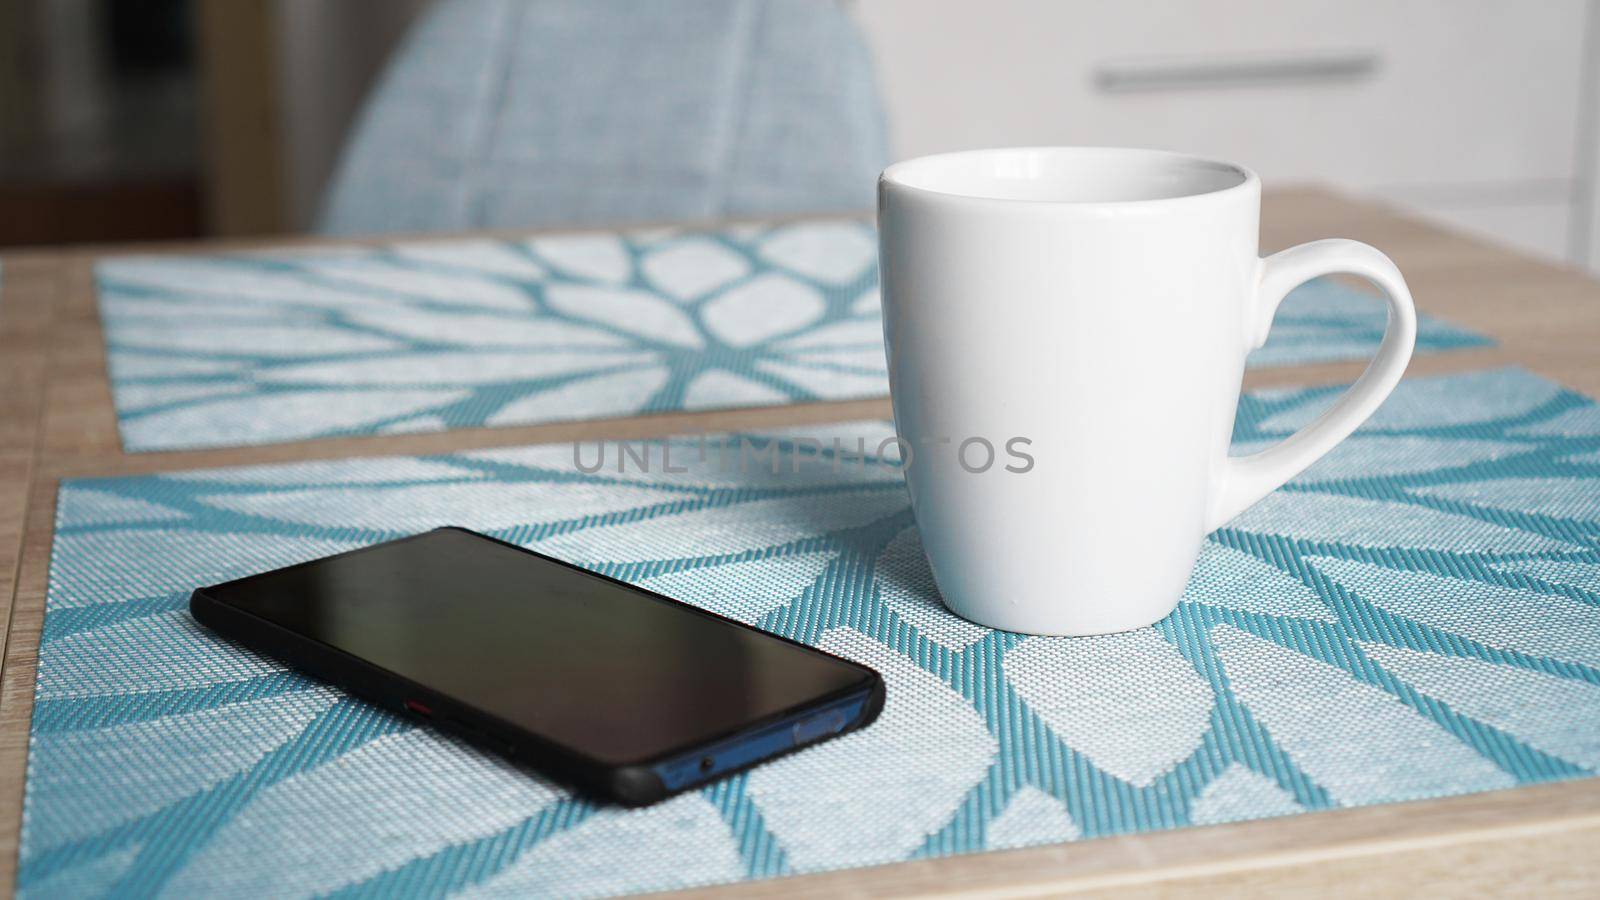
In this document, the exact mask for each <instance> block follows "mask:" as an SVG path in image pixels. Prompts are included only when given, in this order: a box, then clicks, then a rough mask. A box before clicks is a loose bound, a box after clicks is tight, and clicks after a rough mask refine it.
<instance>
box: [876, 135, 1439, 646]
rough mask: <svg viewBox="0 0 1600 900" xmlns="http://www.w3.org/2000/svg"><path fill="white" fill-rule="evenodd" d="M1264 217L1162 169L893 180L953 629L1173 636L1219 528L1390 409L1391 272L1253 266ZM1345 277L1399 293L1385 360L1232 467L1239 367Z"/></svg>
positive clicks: (1368, 251)
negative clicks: (1299, 293)
mask: <svg viewBox="0 0 1600 900" xmlns="http://www.w3.org/2000/svg"><path fill="white" fill-rule="evenodd" d="M1260 215H1261V183H1260V181H1259V180H1258V179H1257V178H1256V176H1255V175H1254V174H1253V173H1252V172H1250V171H1248V170H1247V169H1244V168H1241V167H1239V166H1235V165H1230V164H1227V163H1220V162H1212V161H1209V160H1205V159H1198V158H1195V157H1190V156H1183V155H1179V154H1174V153H1164V152H1158V151H1152V150H1123V149H1111V148H1078V147H1038V148H1016V149H1004V150H976V151H970V152H962V153H949V154H943V155H939V156H928V157H923V158H920V159H913V160H909V161H906V162H902V163H897V164H895V165H893V166H890V167H889V168H888V169H887V170H885V171H884V173H883V175H882V177H881V178H880V179H879V181H878V228H879V241H880V246H879V253H880V265H881V273H882V290H883V306H884V336H885V340H886V343H887V345H888V354H889V380H890V385H891V391H892V394H893V398H894V417H895V427H896V429H897V431H898V432H899V436H900V440H901V447H902V450H901V452H902V455H903V456H905V457H909V458H908V459H907V460H906V482H907V485H908V486H909V488H910V491H911V500H912V507H913V509H914V511H915V514H916V520H917V524H918V526H919V528H920V530H921V532H922V540H923V547H924V550H925V551H926V553H927V555H928V560H929V563H930V564H931V565H932V567H933V574H934V578H935V580H936V581H937V582H938V585H939V589H940V592H941V593H942V594H943V597H944V601H945V603H946V605H948V606H949V607H950V608H951V609H952V610H953V611H955V612H956V613H957V614H959V615H961V616H964V617H966V618H968V619H971V620H973V621H975V622H979V623H982V624H984V625H990V626H993V627H996V628H1003V629H1006V630H1010V631H1025V632H1031V633H1035V634H1055V635H1087V634H1101V633H1105V632H1112V631H1123V630H1126V629H1130V628H1138V627H1141V626H1144V625H1149V624H1151V623H1153V622H1155V621H1157V620H1159V619H1161V618H1163V617H1164V616H1166V615H1167V614H1168V613H1170V612H1171V611H1172V610H1173V608H1174V607H1175V606H1176V605H1177V603H1178V599H1179V597H1180V595H1181V594H1182V592H1183V587H1184V584H1185V582H1186V581H1187V580H1188V578H1189V574H1190V571H1191V570H1192V569H1193V567H1194V562H1195V559H1196V557H1197V556H1198V555H1199V552H1200V545H1201V542H1202V541H1203V540H1204V538H1205V535H1206V534H1207V533H1208V532H1210V531H1211V530H1212V529H1214V528H1216V527H1218V526H1219V525H1222V524H1223V523H1224V522H1226V521H1228V520H1229V519H1231V518H1232V517H1233V516H1234V515H1236V514H1238V513H1239V512H1241V511H1242V510H1244V509H1245V508H1246V507H1248V506H1250V505H1251V504H1253V503H1255V502H1256V501H1258V500H1260V499H1261V498H1262V497H1264V496H1266V495H1267V494H1268V493H1269V492H1271V491H1272V490H1274V489H1275V488H1277V487H1278V486H1279V485H1281V484H1283V483H1284V482H1285V481H1287V480H1289V479H1290V478H1292V477H1294V476H1295V475H1296V474H1298V473H1299V472H1301V471H1302V470H1303V469H1305V468H1306V467H1307V466H1309V465H1310V464H1311V463H1313V462H1315V461H1316V460H1317V459H1318V458H1319V457H1321V456H1322V455H1323V454H1325V453H1327V452H1328V451H1329V450H1330V449H1332V448H1333V446H1334V445H1335V444H1337V443H1339V442H1340V441H1341V440H1343V439H1344V438H1345V437H1346V436H1348V435H1349V434H1350V432H1351V431H1354V430H1355V428H1356V426H1358V425H1360V424H1361V423H1362V422H1363V421H1365V420H1366V418H1367V417H1368V416H1370V415H1371V414H1372V412H1373V411H1374V410H1375V409H1377V407H1378V405H1379V404H1380V403H1382V402H1383V400H1384V398H1385V397H1387V396H1388V395H1389V392H1390V391H1392V390H1393V389H1394V386H1395V384H1396V383H1398V382H1399V380H1400V375H1401V373H1402V372H1403V371H1404V369H1405V367H1406V363H1407V362H1408V361H1409V360H1410V358H1411V349H1412V345H1413V344H1414V343H1415V339H1416V312H1415V310H1414V309H1413V307H1412V303H1411V294H1410V292H1409V291H1408V290H1407V289H1406V284H1405V281H1404V279H1402V278H1401V276H1400V272H1399V270H1398V269H1396V268H1395V266H1394V263H1392V262H1391V261H1390V260H1389V258H1388V257H1387V256H1384V255H1383V254H1382V253H1380V252H1378V251H1377V250H1375V249H1373V248H1372V247H1369V246H1367V245H1366V244H1361V243H1357V242H1355V241H1347V240H1326V241H1316V242H1314V243H1310V244H1303V245H1301V246H1299V247H1295V248H1293V249H1291V250H1285V251H1283V252H1282V253H1277V254H1274V255H1272V256H1270V257H1267V258H1266V259H1262V258H1260V257H1259V256H1258V255H1257V245H1258V237H1257V224H1258V221H1259V219H1260ZM1333 272H1345V273H1352V274H1356V275H1360V276H1363V277H1365V278H1367V279H1369V280H1371V281H1372V282H1374V283H1375V284H1376V285H1377V286H1378V287H1380V288H1381V289H1382V290H1383V291H1384V293H1385V294H1386V295H1387V297H1388V304H1389V316H1388V330H1387V331H1386V332H1385V333H1384V337H1383V343H1382V345H1381V346H1380V347H1379V348H1378V353H1377V357H1376V358H1375V359H1374V360H1373V362H1372V364H1371V365H1370V366H1368V367H1367V371H1366V372H1365V374H1363V375H1362V376H1361V378H1360V380H1359V381H1357V382H1356V383H1355V385H1354V386H1352V387H1351V388H1350V390H1349V391H1348V392H1346V393H1345V394H1344V395H1343V396H1342V397H1340V398H1339V401H1338V402H1337V403H1335V404H1334V406H1333V407H1332V408H1331V409H1329V410H1328V411H1327V412H1326V413H1324V414H1323V415H1322V416H1321V417H1320V418H1318V419H1317V420H1316V421H1314V422H1312V423H1311V424H1310V425H1307V426H1306V427H1305V428H1303V429H1301V430H1300V431H1299V432H1297V433H1296V434H1294V435H1293V436H1292V437H1290V438H1288V439H1286V440H1284V441H1283V442H1282V443H1280V444H1278V445H1276V446H1273V447H1270V448H1268V449H1266V450H1264V451H1261V452H1259V453H1255V454H1252V455H1249V456H1243V457H1234V458H1230V457H1229V456H1228V444H1229V438H1230V435H1231V433H1232V429H1233V418H1234V412H1235V409H1236V406H1237V404H1238V399H1239V392H1240V385H1241V381H1242V379H1243V375H1244V360H1245V354H1247V353H1249V352H1250V351H1251V350H1252V349H1254V348H1256V347H1260V346H1261V345H1262V343H1263V342H1264V341H1265V340H1266V337H1267V331H1268V329H1269V328H1270V327H1271V325H1272V317H1273V313H1274V312H1275V311H1276V310H1277V307H1278V304H1279V302H1280V301H1281V300H1282V299H1283V297H1284V295H1285V294H1286V293H1288V292H1289V291H1290V290H1291V289H1293V288H1294V287H1295V286H1296V285H1299V284H1300V283H1302V282H1304V281H1306V280H1307V279H1310V278H1313V277H1316V276H1318V275H1324V274H1328V273H1333ZM1023 441H1025V442H1026V443H1023ZM986 447H987V448H992V452H993V455H994V458H993V459H992V460H991V459H990V453H991V450H988V449H986ZM1024 457H1028V458H1031V460H1032V464H1031V466H1030V465H1029V464H1028V462H1026V461H1025V460H1024ZM986 460H988V461H990V465H988V466H987V467H985V466H984V465H983V464H984V463H985V461H986ZM1019 469H1025V471H1016V470H1019Z"/></svg>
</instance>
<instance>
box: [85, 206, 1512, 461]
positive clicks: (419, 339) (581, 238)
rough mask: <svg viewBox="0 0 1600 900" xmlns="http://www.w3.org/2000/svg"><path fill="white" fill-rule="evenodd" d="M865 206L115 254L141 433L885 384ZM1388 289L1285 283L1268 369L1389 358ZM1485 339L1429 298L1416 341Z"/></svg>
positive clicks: (123, 336)
mask: <svg viewBox="0 0 1600 900" xmlns="http://www.w3.org/2000/svg"><path fill="white" fill-rule="evenodd" d="M875 261H876V239H875V237H874V233H873V230H872V228H871V227H870V226H869V225H868V224H866V223H863V222H859V221H854V220H844V221H811V222H802V223H792V224H782V225H744V226H734V227H729V228H723V229H718V230H712V231H689V230H679V229H657V230H650V231H633V232H625V233H621V234H613V233H592V234H572V235H557V236H550V237H541V238H535V239H532V240H528V241H489V240H471V241H451V242H434V243H401V244H395V245H392V246H387V247H379V248H344V249H326V248H323V249H303V250H284V251H276V252H274V253H271V254H234V255H227V256H202V257H182V256H162V257H124V258H114V259H109V260H105V261H103V262H101V263H100V264H99V265H98V266H97V268H96V273H97V277H98V283H99V297H100V314H101V318H102V321H103V323H104V326H105V338H106V343H107V348H108V352H109V354H108V359H109V366H110V377H111V385H112V393H113V398H114V401H115V404H116V409H117V416H118V422H119V427H120V430H121V435H122V441H123V446H124V447H125V448H126V449H128V450H129V451H145V450H175V449H185V448H196V447H224V446H241V445H249V444H261V443H273V442H281V441H293V440H302V439H307V438H317V437H333V436H341V435H359V434H379V433H392V432H408V431H411V432H414V431H437V430H443V429H448V428H464V427H477V426H484V425H526V424H534V423H539V422H550V421H559V420H567V419H580V418H585V419H593V418H607V417H612V416H625V415H633V414H638V413H652V412H667V411H674V410H693V409H710V408H727V407H741V406H769V405H779V404H785V403H795V402H802V401H807V400H838V399H853V398H861V397H881V396H884V395H885V394H887V393H888V376H887V373H886V370H885V363H884V357H883V337H882V325H881V321H880V310H879V300H878V294H877V267H876V265H875V264H874V263H875ZM1383 328H1384V310H1383V304H1381V303H1380V302H1379V301H1377V300H1376V299H1375V298H1373V297H1371V296H1370V295H1367V294H1363V293H1361V292H1358V291H1355V290H1353V289H1351V288H1348V287H1344V286H1342V285H1340V284H1338V283H1336V282H1332V281H1326V280H1324V281H1318V282H1314V283H1312V284H1310V285H1307V286H1305V287H1303V288H1300V289H1299V290H1297V291H1295V292H1294V293H1293V294H1291V295H1290V297H1289V298H1288V299H1287V300H1286V301H1285V303H1284V306H1283V308H1282V310H1281V311H1280V313H1279V315H1278V320H1277V324H1276V327H1275V328H1274V329H1273V332H1272V335H1271V338H1270V339H1269V342H1268V344H1267V346H1266V347H1264V348H1263V349H1262V350H1260V351H1258V353H1257V354H1255V355H1254V356H1252V358H1251V362H1252V364H1259V365H1286V364H1293V363H1303V362H1317V361H1328V360H1336V359H1359V358H1363V357H1366V356H1370V355H1372V352H1373V351H1374V349H1375V348H1376V347H1377V344H1378V341H1379V339H1380V338H1381V336H1382V334H1383ZM1483 343H1487V341H1486V340H1485V339H1484V338H1481V337H1479V336H1477V335H1474V334H1472V333H1470V332H1467V331H1463V330H1461V329H1459V328H1455V327H1453V326H1450V325H1447V324H1444V323H1441V322H1437V321H1435V320H1432V319H1429V318H1427V317H1423V320H1422V324H1421V326H1420V330H1419V338H1418V348H1419V349H1420V350H1423V351H1428V350H1446V349H1451V348H1456V347H1465V346H1473V345H1478V344H1483Z"/></svg>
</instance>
